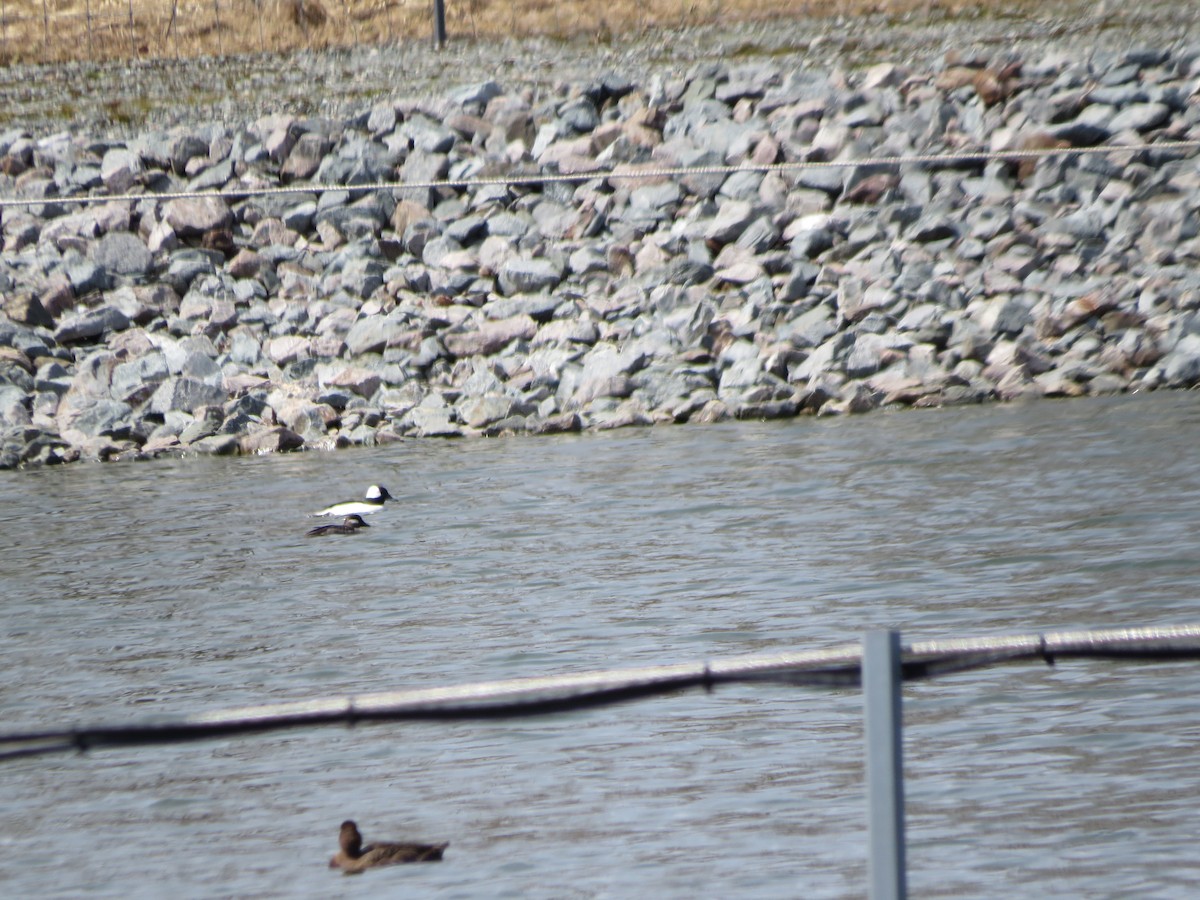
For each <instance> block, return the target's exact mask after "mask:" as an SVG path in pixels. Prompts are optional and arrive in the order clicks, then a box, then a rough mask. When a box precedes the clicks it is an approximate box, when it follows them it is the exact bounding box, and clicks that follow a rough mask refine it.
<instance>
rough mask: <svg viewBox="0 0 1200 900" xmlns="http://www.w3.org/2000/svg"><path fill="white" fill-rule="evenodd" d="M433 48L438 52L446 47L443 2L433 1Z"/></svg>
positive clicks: (441, 0) (444, 8) (439, 0)
mask: <svg viewBox="0 0 1200 900" xmlns="http://www.w3.org/2000/svg"><path fill="white" fill-rule="evenodd" d="M433 46H434V47H436V48H437V49H438V50H441V49H442V48H443V47H445V46H446V2H445V0H433Z"/></svg>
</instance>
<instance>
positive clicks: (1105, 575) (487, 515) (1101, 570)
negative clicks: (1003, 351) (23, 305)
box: [0, 394, 1200, 898]
mask: <svg viewBox="0 0 1200 900" xmlns="http://www.w3.org/2000/svg"><path fill="white" fill-rule="evenodd" d="M1198 400H1200V398H1198V397H1197V396H1196V395H1195V394H1173V395H1171V394H1160V395H1155V396H1149V397H1135V398H1114V399H1104V400H1086V401H1084V400H1079V401H1071V402H1068V403H1055V402H1043V403H1038V404H1034V405H1017V406H1005V407H987V408H980V409H965V410H964V409H955V410H946V411H923V412H915V411H908V412H903V413H895V414H879V415H871V416H866V417H862V418H851V419H841V420H812V419H804V420H798V421H794V422H787V423H768V424H761V425H758V424H747V423H740V424H731V425H721V426H712V427H681V428H660V429H650V430H627V431H621V432H616V433H610V434H603V435H583V436H569V437H561V438H545V439H541V438H539V439H515V440H496V441H474V442H471V441H460V442H452V443H441V442H436V441H422V442H413V443H406V444H403V445H398V446H394V447H389V448H386V449H374V450H369V451H341V452H338V453H335V454H315V453H314V454H304V455H291V456H282V457H275V458H271V457H265V458H255V459H192V460H184V461H177V462H155V463H146V464H112V465H76V466H70V467H66V468H62V469H45V470H38V471H30V472H8V473H0V501H2V502H3V504H4V509H5V510H6V511H7V515H6V517H5V527H4V531H3V533H2V536H0V551H3V552H0V598H2V599H0V609H2V610H3V619H2V622H0V625H2V627H0V676H2V679H0V722H2V723H3V725H2V727H3V729H5V730H8V729H12V730H18V729H22V730H23V729H36V728H42V727H47V726H57V725H70V724H79V723H83V724H95V723H99V722H104V723H117V722H125V721H130V720H141V719H145V718H151V717H174V716H179V715H183V714H188V713H192V712H198V711H205V710H215V709H222V708H226V707H231V706H237V705H241V704H244V703H257V702H263V701H268V700H284V699H289V700H290V699H301V698H306V697H310V696H325V695H337V694H343V693H346V692H362V691H378V690H388V689H398V688H404V687H412V686H417V685H435V684H447V683H460V682H470V681H477V680H483V679H491V678H496V677H515V676H524V675H542V674H555V673H563V672H570V671H584V670H589V669H597V668H608V667H612V666H622V665H634V664H641V663H659V662H690V661H696V660H699V659H702V658H711V657H722V656H730V655H737V654H742V653H750V652H759V651H764V650H770V649H809V648H819V647H824V646H829V645H831V644H837V643H842V642H845V641H850V640H857V639H858V638H859V637H860V636H861V633H862V632H863V631H864V630H867V629H873V628H881V627H894V628H899V629H901V630H902V631H903V633H904V635H905V638H906V639H915V638H918V637H945V636H973V635H982V634H998V633H1025V632H1029V631H1033V630H1041V629H1052V628H1061V627H1074V626H1083V627H1092V626H1115V625H1126V624H1128V625H1152V624H1185V623H1192V622H1197V621H1200V607H1198V600H1200V588H1198V587H1197V586H1198V585H1200V465H1198V461H1200V453H1198V451H1197V447H1198V446H1200V403H1198ZM372 482H379V483H382V484H384V485H386V486H387V487H388V488H389V490H391V492H392V493H393V494H395V495H397V497H400V498H401V501H402V502H401V503H400V504H399V505H397V506H395V507H389V508H388V509H387V510H386V511H385V512H383V513H380V514H379V515H377V516H375V517H374V521H373V526H374V527H372V528H371V529H370V530H369V531H367V532H364V533H362V534H360V535H356V536H354V537H353V538H342V539H325V540H321V541H314V540H306V539H304V537H303V534H304V531H305V529H306V528H307V527H309V526H310V525H311V524H312V522H311V520H309V519H307V518H306V517H305V513H306V512H308V511H309V510H311V509H315V508H317V507H318V506H321V505H324V504H325V503H327V502H329V501H331V500H336V499H343V495H344V496H345V497H351V496H355V495H357V494H359V493H361V491H362V490H363V489H364V488H365V487H366V485H367V484H369V483H372ZM1198 675H1200V673H1198V672H1197V668H1196V666H1195V664H1183V663H1173V664H1138V665H1134V664H1128V663H1126V664H1118V663H1104V662H1069V663H1064V664H1061V665H1059V666H1058V667H1057V668H1054V669H1049V668H1046V667H1044V666H1034V665H1022V666H1011V667H1007V668H1002V669H993V670H987V671H982V672H975V673H971V674H965V675H959V676H954V677H951V678H947V679H943V680H939V681H937V682H933V683H926V684H922V685H919V686H914V687H910V688H907V689H906V694H905V720H906V755H907V758H906V768H907V775H908V781H907V785H906V788H907V793H908V813H909V815H908V829H909V831H908V841H909V847H908V851H909V868H910V874H909V884H910V888H911V890H912V894H913V896H948V897H960V896H986V897H999V896H1007V895H1009V894H1010V893H1012V892H1013V891H1014V890H1036V891H1038V892H1039V893H1043V894H1045V893H1049V894H1055V893H1058V894H1066V895H1076V896H1082V895H1086V896H1089V897H1104V896H1111V897H1123V896H1130V895H1138V896H1151V895H1153V896H1189V895H1194V892H1195V889H1196V888H1197V886H1198V885H1200V860H1198V859H1197V856H1196V853H1195V841H1194V835H1195V834H1196V833H1197V832H1198V831H1200V811H1198V810H1197V803H1196V796H1197V794H1198V793H1200V767H1198V766H1197V765H1196V758H1197V752H1196V751H1197V744H1198V743H1200V693H1198V692H1197V691H1196V690H1195V685H1196V683H1197V676H1198ZM862 774H863V773H862V750H861V701H860V698H859V697H858V695H857V694H855V693H854V692H851V691H819V690H812V689H799V688H785V687H779V686H758V687H749V686H745V687H727V688H722V689H720V690H719V691H717V692H716V693H715V694H713V695H711V696H706V695H703V694H681V695H678V696H673V697H667V698H661V699H657V700H651V701H643V702H640V703H637V704H630V705H625V706H621V707H615V708H611V709H602V710H592V711H588V712H585V713H574V714H569V715H558V716H553V717H546V718H540V719H533V720H522V721H509V722H493V723H482V724H481V723H471V724H421V725H411V724H409V725H391V724H384V725H369V726H363V727H359V728H357V729H342V728H337V727H334V728H324V729H314V730H309V731H295V732H287V733H276V734H269V735H259V736H251V737H243V738H239V739H236V740H218V741H210V742H203V743H196V744H191V745H185V746H172V747H158V748H147V749H138V750H104V751H98V752H95V753H92V754H89V755H86V756H74V755H67V756H60V757H47V758H42V759H26V760H20V761H15V762H9V763H5V764H0V885H3V886H4V893H5V894H6V895H7V896H35V895H38V896H47V895H52V896H53V895H57V896H62V895H85V894H86V895H88V896H95V897H121V898H140V897H161V896H164V895H166V894H167V893H168V892H174V893H176V894H177V895H179V896H187V897H195V896H288V897H326V896H341V895H346V896H350V895H353V896H360V895H363V896H396V895H397V894H399V893H402V892H403V893H408V894H416V895H435V896H443V897H555V898H557V897H631V896H655V897H679V896H692V895H695V894H696V893H697V892H699V893H701V894H702V895H704V896H713V897H717V896H735V895H736V896H754V897H796V896H806V897H841V896H861V895H863V894H864V893H865V878H866V850H865V841H866V820H865V814H866V810H865V797H864V788H863V780H862ZM348 817H353V818H356V819H358V820H359V822H360V824H361V825H362V827H363V829H364V831H365V832H366V833H367V837H368V839H369V838H370V837H371V836H372V835H375V836H378V837H382V838H388V837H405V836H408V837H419V838H425V839H430V840H432V839H438V840H449V841H450V842H451V847H450V850H449V851H448V852H447V854H446V861H445V862H444V863H443V864H441V865H427V866H416V867H404V868H399V869H390V870H379V871H373V872H368V873H366V874H365V875H363V876H362V877H360V878H343V877H342V876H340V875H338V874H337V873H336V872H331V871H329V870H328V869H326V868H325V863H326V861H327V859H328V857H329V855H330V854H331V853H332V852H333V850H334V849H335V843H336V835H337V826H338V824H339V823H340V822H341V821H342V819H344V818H348Z"/></svg>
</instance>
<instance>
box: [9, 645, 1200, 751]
mask: <svg viewBox="0 0 1200 900" xmlns="http://www.w3.org/2000/svg"><path fill="white" fill-rule="evenodd" d="M1083 658H1091V659H1134V660H1139V659H1140V660H1180V659H1200V625H1186V626H1169V627H1149V628H1117V629H1102V630H1095V631H1058V632H1043V633H1039V634H1030V635H1017V636H1008V637H984V638H955V639H949V640H929V641H918V642H915V643H913V644H911V645H908V646H905V647H902V648H901V671H902V675H903V678H904V680H905V681H918V680H924V679H928V678H933V677H937V676H942V675H948V674H952V673H955V672H964V671H968V670H971V669H979V668H985V667H988V666H994V665H1001V664H1006V663H1013V662H1022V661H1028V660H1041V661H1044V662H1046V663H1048V664H1050V665H1053V664H1054V662H1055V661H1056V660H1060V659H1083ZM861 678H862V648H861V645H860V644H859V643H854V644H845V645H842V646H839V647H833V648H830V649H827V650H812V651H802V652H796V653H776V654H759V655H754V656H741V657H732V658H730V659H727V660H720V661H711V662H707V663H682V664H675V665H660V666H643V667H639V668H630V669H612V670H606V671H599V672H585V673H580V674H576V675H554V676H543V677H534V678H518V679H511V680H506V681H490V682H481V683H475V684H465V685H457V686H451V687H435V688H419V689H414V690H405V691H388V692H385V693H375V694H361V695H355V696H349V697H333V698H326V699H316V700H300V701H293V702H287V703H272V704H265V705H259V706H247V707H240V708H236V709H230V710H222V711H216V712H211V713H200V714H197V715H192V716H187V717H185V718H182V719H178V720H174V721H161V722H144V723H135V724H128V725H112V726H97V727H82V728H63V729H54V730H46V731H38V732H23V733H14V734H8V735H3V734H0V761H4V760H10V759H16V758H20V757H25V756H40V755H44V754H49V753H61V752H66V751H76V750H79V751H83V750H89V749H98V748H101V747H134V746H142V745H148V744H171V743H182V742H185V741H196V740H210V739H213V738H218V737H228V736H231V735H238V734H251V733H256V732H265V731H276V730H281V729H286V728H308V727H313V726H317V725H333V724H342V725H354V724H356V723H358V722H371V721H471V720H483V719H508V718H521V717H527V716H538V715H549V714H553V713H562V712H570V711H575V710H583V709H590V708H593V707H599V706H609V705H613V704H617V703H625V702H628V701H631V700H637V699H641V698H645V697H654V696H661V695H665V694H671V693H677V692H679V691H684V690H690V689H696V688H702V689H704V690H706V691H712V690H713V689H714V688H715V687H717V686H718V685H722V684H735V683H753V682H769V683H775V684H788V685H797V686H804V687H834V688H858V687H860V686H861Z"/></svg>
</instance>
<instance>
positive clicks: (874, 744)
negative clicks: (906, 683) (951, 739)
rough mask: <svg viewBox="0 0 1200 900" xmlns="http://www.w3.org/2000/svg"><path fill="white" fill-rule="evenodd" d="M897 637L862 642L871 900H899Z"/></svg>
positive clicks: (903, 888) (872, 635)
mask: <svg viewBox="0 0 1200 900" xmlns="http://www.w3.org/2000/svg"><path fill="white" fill-rule="evenodd" d="M900 682H901V674H900V634H899V632H896V631H870V632H868V633H867V634H866V635H865V636H864V637H863V671H862V685H863V707H864V713H865V715H866V741H867V807H868V810H869V812H870V817H871V818H870V825H869V830H868V833H869V836H870V856H869V859H868V862H867V865H868V871H869V875H870V891H869V897H870V898H871V900H904V897H905V896H906V893H907V885H906V883H905V878H906V876H905V868H904V763H903V753H902V742H901V716H900Z"/></svg>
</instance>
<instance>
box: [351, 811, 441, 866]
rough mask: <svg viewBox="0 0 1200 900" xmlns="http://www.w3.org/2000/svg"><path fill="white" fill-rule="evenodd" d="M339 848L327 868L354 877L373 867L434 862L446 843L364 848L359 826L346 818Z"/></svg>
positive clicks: (379, 845)
mask: <svg viewBox="0 0 1200 900" xmlns="http://www.w3.org/2000/svg"><path fill="white" fill-rule="evenodd" d="M338 844H339V845H340V846H341V850H339V851H338V852H337V853H336V854H335V855H334V857H333V859H331V860H329V868H331V869H341V870H342V872H343V873H345V874H346V875H356V874H357V873H359V872H362V871H363V870H365V869H371V868H374V867H375V866H394V865H397V864H399V863H413V862H437V861H438V860H440V859H441V858H442V852H443V851H444V850H445V849H446V848H447V847H449V846H450V845H449V844H368V845H367V846H365V847H364V846H363V839H362V835H361V834H359V832H358V826H357V825H355V824H354V822H352V821H350V820H349V819H347V820H346V821H345V822H343V823H342V830H341V833H340V834H339V835H338Z"/></svg>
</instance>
